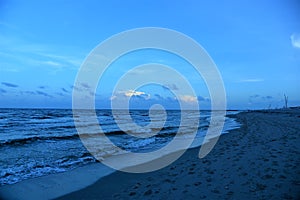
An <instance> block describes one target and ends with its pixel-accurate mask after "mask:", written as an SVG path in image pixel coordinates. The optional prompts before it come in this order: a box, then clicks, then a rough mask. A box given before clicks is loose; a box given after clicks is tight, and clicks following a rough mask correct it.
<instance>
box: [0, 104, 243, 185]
mask: <svg viewBox="0 0 300 200" xmlns="http://www.w3.org/2000/svg"><path fill="white" fill-rule="evenodd" d="M214 112H217V111H214ZM116 113H117V114H118V115H119V119H121V121H120V120H119V121H118V123H122V127H123V130H121V129H120V127H119V126H118V124H117V123H116V121H115V118H114V116H113V115H112V112H111V110H96V115H97V119H98V122H99V123H97V124H91V123H88V122H85V123H82V126H86V127H88V129H87V130H88V132H89V133H88V134H90V133H93V132H95V131H96V130H98V129H97V127H98V126H99V125H100V126H101V129H102V131H103V133H105V135H106V136H107V137H108V138H109V139H110V141H112V142H113V143H114V144H115V145H116V146H118V147H120V148H121V149H123V150H126V151H131V152H150V151H153V150H157V149H159V148H162V147H163V146H165V145H166V144H168V143H169V142H170V141H172V139H173V138H174V136H175V135H176V134H177V131H178V129H179V126H181V124H180V121H181V117H186V118H187V117H189V118H196V119H197V120H199V125H198V127H196V130H198V131H197V135H196V138H195V140H194V142H193V144H192V145H191V147H195V146H199V145H201V143H202V141H203V138H204V136H205V134H206V131H207V128H208V127H209V124H210V115H211V111H201V112H200V113H201V114H200V117H199V115H198V114H196V112H194V111H180V110H168V111H166V116H167V117H166V121H165V122H164V125H163V127H155V123H153V122H155V120H153V119H151V117H152V118H153V117H154V118H156V119H158V121H159V119H160V112H157V113H156V114H154V115H151V117H150V116H149V111H147V110H131V111H130V116H129V117H130V120H129V119H128V116H127V115H125V113H124V112H123V111H122V110H120V111H119V112H118V111H117V112H116ZM227 114H233V112H230V113H228V112H227ZM74 120H77V119H76V116H73V113H72V110H71V109H0V185H5V184H13V183H16V182H19V181H22V180H25V179H29V178H34V177H39V176H44V175H48V174H54V173H59V172H65V171H68V170H71V169H74V168H77V167H79V166H83V165H87V164H89V163H94V162H97V160H96V159H95V158H94V157H93V156H92V155H91V154H90V153H89V152H88V150H87V149H86V148H85V146H84V145H83V143H82V142H81V140H80V137H79V136H78V133H77V130H76V127H75V124H74ZM132 121H133V122H134V123H136V124H137V125H138V126H139V127H140V128H139V129H138V130H136V129H135V130H131V129H130V127H131V126H130V123H131V122H132ZM127 123H128V126H126V125H127ZM149 123H152V126H151V128H147V129H146V128H145V127H147V125H148V124H149ZM77 125H78V123H77ZM79 125H80V123H79ZM190 126H191V125H190ZM124 127H125V129H126V127H128V128H127V130H124ZM238 127H239V124H238V123H237V122H235V120H234V119H232V118H226V119H225V125H224V128H223V133H226V132H227V131H228V130H230V129H234V128H238ZM181 128H182V129H181V130H182V131H181V133H180V134H181V135H182V138H183V139H184V136H185V135H184V133H185V129H186V130H188V129H189V128H190V127H189V126H186V127H181ZM152 131H155V132H157V134H155V135H154V136H152V137H149V138H137V137H133V136H131V135H129V134H127V133H132V132H135V133H140V134H143V133H148V132H152ZM187 132H188V131H187ZM115 154H118V152H117V151H115V150H114V148H113V146H112V145H107V146H105V145H103V149H102V154H101V156H103V158H106V157H109V156H112V155H115Z"/></svg>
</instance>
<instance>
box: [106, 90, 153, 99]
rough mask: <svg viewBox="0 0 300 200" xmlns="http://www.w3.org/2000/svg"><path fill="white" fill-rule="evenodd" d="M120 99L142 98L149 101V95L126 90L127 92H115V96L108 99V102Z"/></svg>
mask: <svg viewBox="0 0 300 200" xmlns="http://www.w3.org/2000/svg"><path fill="white" fill-rule="evenodd" d="M121 97H126V98H128V97H129V98H131V97H137V98H142V99H146V100H148V99H150V97H151V95H150V94H147V93H145V92H141V91H136V90H127V91H119V92H117V93H116V94H115V95H113V96H111V97H110V100H114V99H117V98H121Z"/></svg>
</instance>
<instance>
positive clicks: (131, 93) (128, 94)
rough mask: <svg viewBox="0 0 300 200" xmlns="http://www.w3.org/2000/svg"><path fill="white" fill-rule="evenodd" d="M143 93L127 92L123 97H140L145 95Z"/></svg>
mask: <svg viewBox="0 0 300 200" xmlns="http://www.w3.org/2000/svg"><path fill="white" fill-rule="evenodd" d="M145 94H146V93H145V92H140V91H135V90H128V91H125V92H124V95H125V96H126V97H132V96H141V95H145Z"/></svg>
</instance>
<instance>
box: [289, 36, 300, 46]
mask: <svg viewBox="0 0 300 200" xmlns="http://www.w3.org/2000/svg"><path fill="white" fill-rule="evenodd" d="M290 38H291V42H292V45H293V47H295V48H300V34H296V33H294V34H292V35H291V37H290Z"/></svg>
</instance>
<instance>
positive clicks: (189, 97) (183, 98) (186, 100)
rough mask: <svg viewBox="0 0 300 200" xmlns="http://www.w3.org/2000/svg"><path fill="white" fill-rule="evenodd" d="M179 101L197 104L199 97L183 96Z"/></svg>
mask: <svg viewBox="0 0 300 200" xmlns="http://www.w3.org/2000/svg"><path fill="white" fill-rule="evenodd" d="M179 99H180V100H181V101H184V102H187V103H192V102H197V100H198V99H197V97H195V96H191V95H181V96H179Z"/></svg>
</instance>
